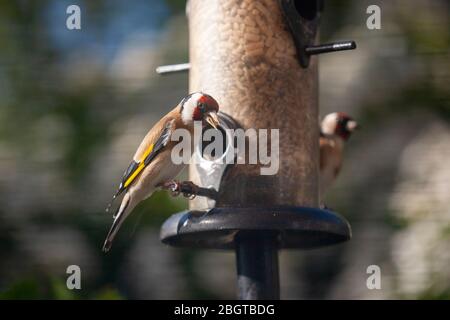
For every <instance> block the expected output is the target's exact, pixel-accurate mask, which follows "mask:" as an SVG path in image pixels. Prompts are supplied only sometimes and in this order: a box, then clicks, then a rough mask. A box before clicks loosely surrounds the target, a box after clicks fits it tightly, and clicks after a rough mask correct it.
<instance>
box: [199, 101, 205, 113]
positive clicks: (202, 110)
mask: <svg viewBox="0 0 450 320" xmlns="http://www.w3.org/2000/svg"><path fill="white" fill-rule="evenodd" d="M198 108H199V110H200V111H201V112H202V113H203V112H205V111H206V106H205V104H204V103H202V102H201V103H199V105H198Z"/></svg>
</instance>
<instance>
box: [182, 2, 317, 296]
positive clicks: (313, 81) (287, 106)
mask: <svg viewBox="0 0 450 320" xmlns="http://www.w3.org/2000/svg"><path fill="white" fill-rule="evenodd" d="M306 2H308V1H306ZM306 10H310V8H309V9H308V7H306ZM310 11H311V10H310ZM187 12H188V19H189V36H190V39H189V48H190V49H189V53H190V74H189V91H190V92H193V91H203V92H205V93H208V94H211V95H212V96H213V97H214V98H215V99H216V100H217V101H218V102H219V104H220V108H221V111H223V112H225V113H227V114H228V115H230V116H232V117H233V118H234V119H235V120H236V121H237V122H238V123H239V124H240V125H241V126H242V127H243V128H244V129H249V128H254V129H257V130H258V129H268V130H269V137H270V129H279V150H280V154H279V170H278V172H277V173H276V174H275V175H261V172H260V167H261V166H260V165H236V166H233V167H232V168H231V169H230V170H229V171H228V172H227V175H226V176H225V177H224V178H223V181H222V185H221V188H220V191H219V192H220V199H219V200H218V202H217V203H216V207H218V206H219V207H241V208H242V207H245V208H249V207H250V208H252V207H253V208H254V207H273V206H277V205H293V206H307V207H317V206H318V168H319V166H318V163H319V161H318V157H319V149H318V136H319V134H318V109H317V92H318V87H317V58H316V57H311V59H310V62H309V66H308V67H307V68H302V67H301V66H300V64H299V60H298V57H297V54H296V46H295V44H294V41H293V37H292V34H291V33H290V32H289V29H288V28H287V25H286V21H285V19H284V17H283V15H282V12H281V9H280V5H279V1H278V0H258V1H254V0H221V1H211V0H189V3H188V8H187ZM307 13H308V14H311V12H307ZM313 14H315V9H314V12H313ZM268 149H269V150H270V147H269V148H268ZM189 173H190V180H192V181H193V182H194V183H196V182H197V183H198V182H199V180H200V179H199V176H198V175H199V173H198V172H197V171H196V168H195V167H194V166H193V165H191V166H190V172H189ZM202 201H204V200H203V199H201V198H200V197H199V198H196V199H195V200H194V201H192V202H191V207H190V208H191V209H205V207H206V203H205V202H202ZM277 236H278V234H277V233H276V232H264V231H256V232H240V233H239V234H238V236H237V237H236V241H235V243H236V249H235V250H236V256H237V272H238V291H239V298H241V299H278V298H279V280H278V278H279V275H278V247H277V241H276V239H277Z"/></svg>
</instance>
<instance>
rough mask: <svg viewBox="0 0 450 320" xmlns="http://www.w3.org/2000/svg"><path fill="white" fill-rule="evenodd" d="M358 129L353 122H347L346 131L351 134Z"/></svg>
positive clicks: (358, 126)
mask: <svg viewBox="0 0 450 320" xmlns="http://www.w3.org/2000/svg"><path fill="white" fill-rule="evenodd" d="M359 128H360V125H359V124H358V123H357V122H356V121H355V120H350V121H348V122H347V130H348V131H350V132H352V131H355V130H357V129H359Z"/></svg>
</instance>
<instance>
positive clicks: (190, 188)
mask: <svg viewBox="0 0 450 320" xmlns="http://www.w3.org/2000/svg"><path fill="white" fill-rule="evenodd" d="M160 186H161V188H162V189H164V190H169V191H170V192H171V194H172V196H173V197H177V196H179V195H180V194H183V196H184V197H185V198H188V199H189V200H193V199H194V198H195V197H196V196H197V194H198V192H199V187H198V186H197V185H196V184H194V183H193V182H192V181H181V182H180V181H176V180H172V181H167V182H164V183H162V184H161V185H160Z"/></svg>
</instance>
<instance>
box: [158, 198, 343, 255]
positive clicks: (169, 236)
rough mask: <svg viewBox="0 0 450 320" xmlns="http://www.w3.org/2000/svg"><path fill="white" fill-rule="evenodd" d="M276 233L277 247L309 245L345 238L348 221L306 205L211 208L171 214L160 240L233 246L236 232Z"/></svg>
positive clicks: (211, 246)
mask: <svg viewBox="0 0 450 320" xmlns="http://www.w3.org/2000/svg"><path fill="white" fill-rule="evenodd" d="M250 231H252V232H253V231H260V232H262V233H264V232H269V233H276V240H277V246H278V248H279V249H283V248H286V249H310V248H317V247H323V246H327V245H332V244H336V243H339V242H343V241H347V240H349V239H350V238H351V229H350V225H349V223H348V222H347V220H345V219H344V218H343V217H341V216H340V215H339V214H337V213H334V212H332V211H329V210H323V209H316V208H307V207H293V206H282V207H265V208H228V207H227V208H213V209H211V210H209V211H184V212H180V213H177V214H174V215H172V216H171V217H170V218H169V219H167V220H166V222H165V223H164V224H163V226H162V227H161V233H160V238H161V241H162V242H163V243H166V244H169V245H172V246H177V247H192V248H204V249H233V250H234V249H235V240H236V236H237V234H241V233H245V232H250Z"/></svg>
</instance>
